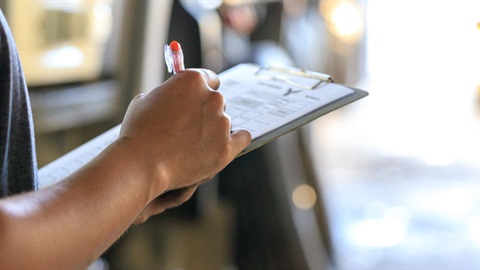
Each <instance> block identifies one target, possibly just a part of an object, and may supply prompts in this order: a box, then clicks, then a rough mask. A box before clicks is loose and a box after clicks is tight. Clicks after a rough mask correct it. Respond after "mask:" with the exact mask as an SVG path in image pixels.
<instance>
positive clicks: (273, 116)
mask: <svg viewBox="0 0 480 270" xmlns="http://www.w3.org/2000/svg"><path fill="white" fill-rule="evenodd" d="M219 77H220V80H221V85H220V88H219V90H218V91H220V92H221V93H222V94H223V96H224V98H225V102H226V113H227V114H228V115H229V116H230V118H231V120H232V130H237V129H247V130H249V131H250V132H251V133H252V142H251V144H250V146H248V147H247V148H246V149H245V150H244V151H243V152H242V153H240V155H239V156H241V155H244V154H246V153H248V152H250V151H252V150H254V149H256V148H258V147H260V146H262V145H264V144H266V143H268V142H270V141H272V140H274V139H276V138H278V137H280V136H282V135H284V134H286V133H288V132H290V131H293V130H295V129H298V128H299V127H301V126H303V125H305V124H307V123H309V122H311V121H313V120H315V119H317V118H318V117H320V116H322V115H324V114H327V113H328V112H331V111H333V110H336V109H338V108H340V107H342V106H344V105H347V104H349V103H351V102H354V101H356V100H358V99H360V98H362V97H365V96H367V95H368V93H367V92H365V91H362V90H358V89H354V88H349V87H346V86H343V85H339V84H335V83H334V82H333V80H332V79H331V77H330V76H328V75H326V74H321V73H316V72H311V71H306V70H299V69H293V68H276V67H269V68H265V67H260V66H257V65H254V64H240V65H238V66H235V67H233V68H231V69H229V70H227V71H225V72H222V73H220V74H219ZM119 132H120V125H117V126H116V127H114V128H112V129H110V130H108V131H106V132H105V133H103V134H101V135H99V136H98V137H96V138H94V139H92V140H91V141H89V142H87V143H85V144H83V145H81V146H79V147H77V148H76V149H74V150H72V151H71V152H69V153H67V154H65V155H64V156H62V157H60V158H59V159H57V160H55V161H53V162H51V163H50V164H47V165H46V166H44V167H43V168H41V169H40V170H39V188H44V187H47V186H50V185H52V184H54V183H56V182H58V181H60V180H62V179H64V178H65V177H67V176H68V175H70V174H71V173H73V172H74V171H76V170H78V169H79V168H80V167H82V166H83V165H85V164H86V163H87V162H89V161H90V160H92V159H93V158H94V157H95V156H97V155H98V154H99V153H100V152H101V151H103V149H105V148H106V147H107V146H108V145H109V144H111V143H112V142H113V141H114V140H116V139H117V138H118V134H119Z"/></svg>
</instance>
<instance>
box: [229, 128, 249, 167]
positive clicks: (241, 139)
mask: <svg viewBox="0 0 480 270" xmlns="http://www.w3.org/2000/svg"><path fill="white" fill-rule="evenodd" d="M230 138H231V140H232V144H233V147H232V148H233V151H232V155H233V157H232V160H233V159H234V158H235V157H236V156H237V155H238V154H240V152H242V150H243V149H245V148H247V146H249V145H250V142H251V141H252V134H250V132H249V131H248V130H243V129H242V130H237V131H235V132H233V133H232V134H230Z"/></svg>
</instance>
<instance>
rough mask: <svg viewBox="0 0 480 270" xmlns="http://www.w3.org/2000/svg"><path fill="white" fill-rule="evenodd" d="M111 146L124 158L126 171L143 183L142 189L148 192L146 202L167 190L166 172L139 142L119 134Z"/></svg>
mask: <svg viewBox="0 0 480 270" xmlns="http://www.w3.org/2000/svg"><path fill="white" fill-rule="evenodd" d="M112 146H113V147H114V148H116V149H117V151H118V152H117V155H120V156H121V159H122V160H124V163H123V164H124V166H127V167H128V168H129V169H128V172H129V173H131V174H132V175H133V177H134V179H136V181H139V182H141V183H143V184H144V189H145V190H146V191H147V192H148V202H150V201H152V200H153V199H155V198H156V197H158V196H159V195H161V194H163V193H165V192H166V191H167V190H168V186H169V183H168V178H167V177H166V173H165V172H164V170H163V169H161V166H160V165H159V164H158V163H157V162H156V159H154V158H153V157H152V154H151V153H149V151H148V149H144V148H142V147H141V144H140V143H138V142H136V141H135V140H134V139H132V138H130V137H127V136H120V137H119V138H118V139H117V140H116V141H115V142H114V143H113V144H112Z"/></svg>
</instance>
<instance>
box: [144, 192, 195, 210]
mask: <svg viewBox="0 0 480 270" xmlns="http://www.w3.org/2000/svg"><path fill="white" fill-rule="evenodd" d="M197 187H198V185H193V186H190V187H185V188H181V189H177V190H171V191H169V192H167V193H165V194H163V195H161V196H160V197H158V198H156V199H155V200H154V201H153V202H152V203H151V206H152V209H151V213H152V215H156V214H158V213H160V212H162V211H163V210H166V209H169V208H173V207H177V206H179V205H181V204H183V203H184V202H186V201H188V200H189V199H190V198H191V197H192V196H193V193H195V191H196V190H197ZM162 209H163V210H162ZM158 211H160V212H158Z"/></svg>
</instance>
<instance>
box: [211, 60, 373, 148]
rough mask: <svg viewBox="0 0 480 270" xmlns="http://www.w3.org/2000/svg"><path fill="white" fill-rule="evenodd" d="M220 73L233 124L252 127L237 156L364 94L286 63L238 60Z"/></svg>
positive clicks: (364, 93) (221, 89) (221, 88)
mask: <svg viewBox="0 0 480 270" xmlns="http://www.w3.org/2000/svg"><path fill="white" fill-rule="evenodd" d="M220 76H221V80H222V84H221V86H220V88H219V91H220V92H221V93H222V94H223V96H224V98H225V101H226V104H227V109H226V113H227V114H228V115H230V117H231V120H232V126H233V129H234V130H235V129H236V128H245V129H247V130H249V131H250V132H251V133H252V142H251V144H250V145H249V146H248V147H247V148H246V149H245V150H244V151H243V152H242V153H241V154H240V155H239V156H241V155H244V154H246V153H248V152H250V151H252V150H254V149H256V148H258V147H260V146H262V145H264V144H266V143H268V142H271V141H273V140H275V139H276V138H278V137H280V136H282V135H284V134H286V133H288V132H290V131H293V130H296V129H298V128H300V127H301V126H303V125H305V124H307V123H310V122H311V121H313V120H315V119H317V118H319V117H320V116H322V115H325V114H327V113H329V112H331V111H333V110H336V109H338V108H340V107H343V106H345V105H347V104H349V103H352V102H354V101H356V100H358V99H361V98H363V97H365V96H367V95H368V93H367V92H366V91H363V90H360V89H356V88H351V87H347V86H344V85H340V84H336V83H334V81H333V79H332V77H331V76H330V75H328V74H323V73H318V72H313V71H308V70H302V69H295V68H290V67H262V66H258V65H255V64H240V65H238V66H235V67H233V68H231V69H230V70H227V71H226V72H224V73H222V74H221V75H220ZM246 116H248V117H246ZM239 118H240V121H239ZM245 121H247V122H245ZM251 122H254V123H253V124H252V123H251Z"/></svg>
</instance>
